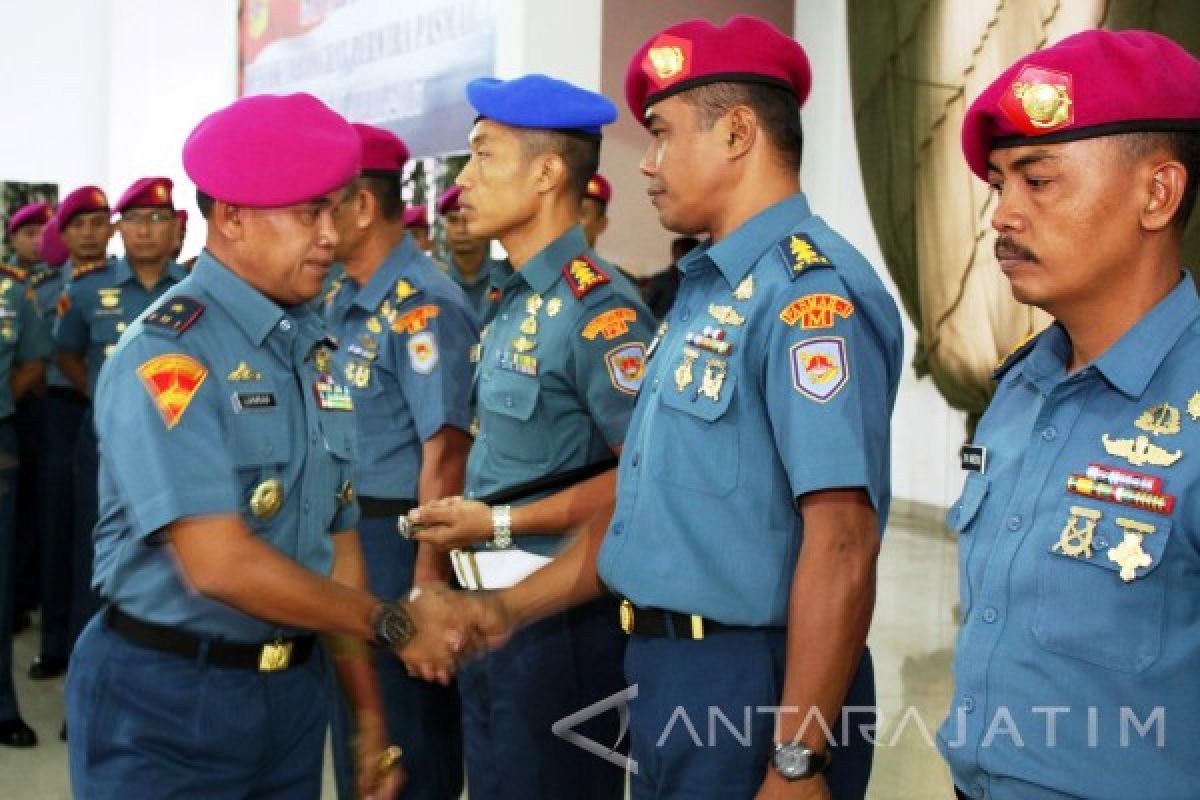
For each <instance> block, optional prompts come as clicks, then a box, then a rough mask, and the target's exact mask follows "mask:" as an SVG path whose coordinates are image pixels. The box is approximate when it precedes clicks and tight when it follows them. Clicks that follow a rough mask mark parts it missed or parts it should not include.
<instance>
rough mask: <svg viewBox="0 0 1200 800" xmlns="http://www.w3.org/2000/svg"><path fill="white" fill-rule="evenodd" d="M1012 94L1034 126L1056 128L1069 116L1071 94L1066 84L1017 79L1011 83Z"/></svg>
mask: <svg viewBox="0 0 1200 800" xmlns="http://www.w3.org/2000/svg"><path fill="white" fill-rule="evenodd" d="M1013 94H1014V95H1016V97H1017V99H1018V100H1020V101H1021V107H1022V108H1023V109H1024V110H1025V116H1027V117H1029V122H1030V123H1031V124H1032V125H1034V126H1035V127H1038V128H1056V127H1058V126H1059V125H1062V124H1063V123H1064V122H1066V121H1067V120H1068V119H1069V118H1070V116H1071V96H1070V94H1068V93H1067V87H1066V86H1058V85H1055V84H1052V83H1022V82H1020V81H1018V82H1016V83H1014V84H1013Z"/></svg>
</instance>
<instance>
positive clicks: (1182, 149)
mask: <svg viewBox="0 0 1200 800" xmlns="http://www.w3.org/2000/svg"><path fill="white" fill-rule="evenodd" d="M1115 135H1116V136H1118V137H1119V138H1120V139H1121V144H1122V145H1123V146H1124V148H1125V155H1126V156H1127V157H1128V158H1130V159H1132V160H1137V159H1141V158H1145V157H1146V156H1148V155H1150V154H1151V153H1155V152H1159V151H1164V152H1166V153H1168V154H1169V155H1170V157H1171V158H1173V159H1175V160H1176V161H1178V162H1179V163H1181V164H1183V168H1184V169H1185V170H1187V184H1185V185H1184V188H1183V197H1182V198H1180V200H1179V208H1178V209H1177V210H1176V211H1175V216H1174V217H1173V218H1172V219H1171V225H1172V226H1174V227H1176V228H1178V229H1179V230H1181V231H1182V230H1183V229H1184V228H1186V227H1187V224H1188V220H1190V219H1191V217H1192V211H1193V209H1195V207H1196V192H1197V189H1200V133H1197V132H1196V131H1165V132H1153V133H1150V132H1147V133H1121V134H1115Z"/></svg>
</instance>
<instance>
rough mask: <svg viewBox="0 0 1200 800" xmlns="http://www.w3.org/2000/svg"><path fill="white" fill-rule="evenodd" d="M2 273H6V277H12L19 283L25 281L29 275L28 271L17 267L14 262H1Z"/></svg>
mask: <svg viewBox="0 0 1200 800" xmlns="http://www.w3.org/2000/svg"><path fill="white" fill-rule="evenodd" d="M0 275H4V276H5V277H8V278H12V279H13V280H14V281H17V282H18V283H24V282H25V279H26V278H28V277H29V273H28V272H26V271H25V270H23V269H21V268H20V267H15V266H13V265H12V264H0Z"/></svg>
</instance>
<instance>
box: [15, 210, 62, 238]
mask: <svg viewBox="0 0 1200 800" xmlns="http://www.w3.org/2000/svg"><path fill="white" fill-rule="evenodd" d="M52 216H54V209H52V208H50V204H49V203H28V204H26V205H23V206H21V207H20V208H18V209H17V210H16V212H15V213H14V214H13V215H12V216H11V217H9V219H8V234H9V235H10V236H11V235H12V234H14V233H16V232H17V229H18V228H21V227H23V226H25V225H45V224H46V223H47V222H49V221H50V217H52Z"/></svg>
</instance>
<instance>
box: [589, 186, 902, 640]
mask: <svg viewBox="0 0 1200 800" xmlns="http://www.w3.org/2000/svg"><path fill="white" fill-rule="evenodd" d="M679 266H680V271H681V273H682V280H681V283H680V286H679V294H678V297H677V299H676V300H675V305H674V306H673V307H672V309H671V311H670V313H669V314H668V315H667V319H666V320H665V322H664V326H665V333H661V335H660V338H659V340H658V342H657V344H656V346H655V348H654V352H653V353H652V354H651V357H650V361H649V363H648V365H647V369H646V378H645V383H644V384H643V386H642V393H641V396H640V397H639V398H638V404H637V410H636V412H635V413H634V417H633V421H632V423H631V424H630V428H629V436H628V438H627V440H626V443H625V450H624V451H623V453H622V456H621V466H620V469H619V471H618V477H617V507H616V511H615V513H614V516H613V521H612V524H611V527H610V528H609V531H608V534H607V536H606V537H605V542H604V545H603V548H602V549H601V552H600V556H599V569H600V575H601V578H602V579H603V580H604V582H605V583H606V584H607V585H608V586H609V587H610V588H611V589H612V590H613V591H614V592H616V593H618V594H620V595H623V596H625V597H627V598H629V599H630V601H632V602H633V603H634V604H635V605H638V606H643V607H651V608H663V609H669V610H672V611H680V612H684V613H689V614H701V615H703V616H705V617H708V618H709V619H713V620H716V621H719V622H722V623H726V624H733V625H749V626H772V625H784V624H785V623H786V621H787V608H788V597H789V594H790V588H791V583H792V577H793V573H794V571H795V563H796V558H797V555H798V553H799V550H800V545H801V542H802V540H803V534H804V531H803V523H802V519H801V517H800V515H799V513H798V512H797V502H798V500H797V498H799V497H801V496H802V495H805V494H807V493H809V492H815V491H819V490H822V489H838V488H862V489H864V490H866V491H867V493H868V494H869V495H870V498H871V501H872V503H873V504H874V506H875V509H876V511H877V512H878V515H879V526H880V531H881V532H882V528H883V525H884V522H885V521H886V519H887V511H888V503H889V499H890V481H889V455H888V453H889V423H890V417H891V412H892V407H893V405H894V404H895V399H896V387H897V383H898V381H899V378H900V369H901V363H900V362H901V338H902V331H901V327H900V316H899V313H898V312H897V310H896V305H895V303H894V302H893V300H892V298H891V296H890V295H889V294H888V293H887V290H886V289H885V288H884V286H883V284H882V283H881V281H880V280H879V277H878V275H877V274H876V273H875V271H874V270H873V269H872V268H871V265H870V264H868V263H867V262H866V260H865V259H863V257H862V256H861V255H859V253H858V252H857V251H856V250H854V248H853V247H851V246H850V245H849V244H848V243H847V242H846V241H845V240H844V239H842V238H841V237H840V236H838V235H837V234H836V233H834V232H833V231H832V230H830V229H829V227H828V226H827V225H826V224H825V222H824V221H823V220H821V219H820V218H819V217H815V216H813V215H812V214H811V212H810V211H809V208H808V203H807V202H806V200H805V198H804V196H803V195H795V196H793V197H791V198H788V199H787V200H784V201H782V202H780V203H778V204H776V205H774V206H772V207H770V208H768V209H766V210H765V211H762V212H761V213H759V214H758V215H757V216H755V217H753V218H752V219H750V220H749V221H747V222H746V223H744V224H743V225H742V226H741V227H739V228H738V229H737V230H736V231H734V232H733V233H732V234H730V235H729V236H728V237H727V238H725V239H724V240H722V241H721V242H719V243H717V244H715V245H712V246H711V247H709V246H701V247H699V248H697V249H695V250H693V251H692V252H691V253H689V254H688V255H687V256H686V257H685V258H683V259H682V260H681V262H680V265H679ZM660 331H662V328H660ZM706 333H707V339H706V338H704V337H705V336H706ZM689 339H691V340H692V341H691V342H690V343H689V341H688V340H689ZM723 344H724V345H728V350H727V352H721V351H722V349H724V348H723V347H722V345H723Z"/></svg>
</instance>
